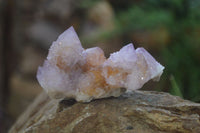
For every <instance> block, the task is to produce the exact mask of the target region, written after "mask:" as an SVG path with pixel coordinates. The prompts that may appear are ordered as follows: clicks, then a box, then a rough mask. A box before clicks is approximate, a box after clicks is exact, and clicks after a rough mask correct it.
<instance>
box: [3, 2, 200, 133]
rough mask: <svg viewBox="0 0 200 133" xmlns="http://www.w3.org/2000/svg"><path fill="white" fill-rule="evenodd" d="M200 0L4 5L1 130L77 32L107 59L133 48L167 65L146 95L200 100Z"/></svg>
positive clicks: (35, 92)
mask: <svg viewBox="0 0 200 133" xmlns="http://www.w3.org/2000/svg"><path fill="white" fill-rule="evenodd" d="M199 9H200V1H199V0H126V1H121V0H34V1H27V0H21V1H16V0H0V132H2V133H3V132H6V131H7V129H8V128H9V127H10V125H12V123H13V122H14V121H15V120H16V118H17V117H18V116H19V115H20V114H21V113H22V112H23V111H24V109H25V108H26V107H27V106H28V105H29V104H30V103H31V102H32V101H33V99H34V98H35V97H36V96H37V95H38V94H39V93H40V92H41V91H42V88H41V87H40V86H39V84H38V82H37V80H36V78H35V75H36V71H37V67H38V66H39V65H41V64H42V62H43V61H44V59H45V58H46V55H47V53H48V48H49V47H50V45H51V43H52V41H54V40H56V38H57V37H58V35H59V34H61V33H62V32H63V31H64V30H66V29H67V28H68V27H70V26H74V28H75V30H76V31H77V33H78V35H79V37H80V40H81V42H82V45H83V46H84V47H85V48H88V47H93V46H99V47H101V48H102V49H103V50H104V51H105V53H106V56H107V57H108V56H109V54H110V53H111V52H114V51H117V50H119V49H120V48H121V47H122V46H124V45H126V44H128V43H130V42H132V43H133V44H134V45H135V47H136V48H137V47H144V48H145V49H147V50H148V51H149V52H150V53H151V54H152V55H153V56H154V57H155V58H156V59H157V60H158V61H159V62H160V63H161V64H162V65H164V66H165V70H164V73H163V75H162V77H161V80H160V82H158V83H153V82H149V83H147V84H146V85H145V86H144V87H143V88H142V89H143V90H154V91H164V92H169V93H171V94H172V95H176V96H180V97H182V98H184V99H188V100H191V101H194V102H200V11H199Z"/></svg>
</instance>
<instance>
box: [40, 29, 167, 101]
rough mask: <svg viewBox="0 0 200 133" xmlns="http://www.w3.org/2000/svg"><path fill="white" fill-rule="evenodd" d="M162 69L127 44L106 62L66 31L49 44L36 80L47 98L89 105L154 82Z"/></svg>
mask: <svg viewBox="0 0 200 133" xmlns="http://www.w3.org/2000/svg"><path fill="white" fill-rule="evenodd" d="M163 69H164V67H163V66H162V65H161V64H160V63H158V62H157V61H156V60H155V59H154V58H153V57H152V56H151V55H150V54H149V53H148V52H147V51H146V50H145V49H144V48H137V49H136V50H135V48H134V46H133V44H131V43H130V44H128V45H126V46H124V47H122V48H121V49H120V50H119V51H118V52H114V53H112V54H111V55H110V57H109V58H108V59H106V57H105V56H104V52H103V50H102V49H101V48H99V47H93V48H88V49H84V48H83V47H82V45H81V42H80V40H79V38H78V36H77V34H76V32H75V31H74V28H73V27H70V28H69V29H67V30H66V31H65V32H64V33H62V34H61V35H60V36H59V37H58V39H57V40H56V41H55V42H53V44H52V46H51V47H50V49H49V53H48V56H47V59H46V60H45V61H44V64H43V66H41V67H39V68H38V72H37V79H38V81H39V83H40V85H41V86H42V88H43V89H44V90H45V91H46V92H47V93H48V95H49V96H50V97H51V98H55V99H63V98H74V99H76V100H77V101H82V102H89V101H91V100H92V99H99V98H105V97H110V96H115V97H117V96H119V95H121V94H122V93H124V92H125V91H133V90H136V89H139V88H141V87H142V86H143V85H144V84H145V83H146V82H147V81H149V80H151V79H153V80H155V81H158V80H159V78H160V76H161V74H162V73H163Z"/></svg>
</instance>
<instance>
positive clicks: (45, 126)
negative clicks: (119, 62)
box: [9, 91, 200, 133]
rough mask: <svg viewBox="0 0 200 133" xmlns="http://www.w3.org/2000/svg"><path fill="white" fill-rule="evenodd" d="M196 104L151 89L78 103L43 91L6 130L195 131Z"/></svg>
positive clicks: (74, 132)
mask: <svg viewBox="0 0 200 133" xmlns="http://www.w3.org/2000/svg"><path fill="white" fill-rule="evenodd" d="M199 115H200V104H197V103H193V102H190V101H187V100H183V99H181V98H179V97H175V96H171V95H169V94H167V93H162V92H153V91H135V92H133V93H129V94H124V95H122V96H120V97H118V98H106V99H100V100H94V101H92V102H90V103H79V102H76V101H74V100H63V101H60V102H59V101H57V100H51V99H49V98H48V96H47V95H46V94H45V93H44V92H43V93H42V94H40V96H38V97H37V98H36V99H35V101H34V102H33V104H32V105H30V106H29V108H28V109H27V110H26V111H25V112H24V114H22V116H21V117H20V118H19V119H18V120H17V122H16V123H15V124H14V125H13V127H12V128H11V129H10V131H9V133H16V132H17V133H21V132H23V133H33V132H34V133H155V132H156V133H177V132H180V133H199V132H200V121H199Z"/></svg>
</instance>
